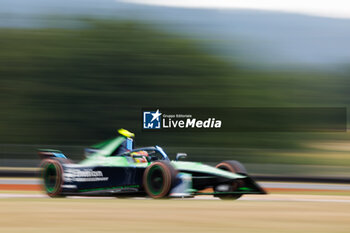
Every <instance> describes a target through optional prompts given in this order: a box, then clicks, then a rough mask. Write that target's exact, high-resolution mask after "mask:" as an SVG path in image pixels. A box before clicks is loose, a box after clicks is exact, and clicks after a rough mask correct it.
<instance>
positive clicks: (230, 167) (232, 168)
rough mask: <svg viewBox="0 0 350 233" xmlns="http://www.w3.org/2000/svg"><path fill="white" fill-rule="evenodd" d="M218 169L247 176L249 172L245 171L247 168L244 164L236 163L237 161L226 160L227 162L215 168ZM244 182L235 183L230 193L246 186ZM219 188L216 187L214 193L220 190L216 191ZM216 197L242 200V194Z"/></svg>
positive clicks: (218, 195)
mask: <svg viewBox="0 0 350 233" xmlns="http://www.w3.org/2000/svg"><path fill="white" fill-rule="evenodd" d="M215 167H216V168H219V169H222V170H225V171H229V172H232V173H239V174H242V175H246V174H247V170H246V169H245V167H244V166H243V164H241V163H240V162H238V161H236V160H226V161H222V162H221V163H219V164H217V165H216V166H215ZM242 182H243V181H240V180H237V181H234V182H233V183H232V184H231V185H230V190H229V191H230V192H235V191H237V190H238V189H239V188H240V187H241V186H243V185H244V183H242ZM216 188H217V187H214V191H215V192H217V191H218V190H217V189H216ZM214 196H215V197H219V198H220V199H222V200H237V199H238V198H240V197H241V196H242V194H217V195H214Z"/></svg>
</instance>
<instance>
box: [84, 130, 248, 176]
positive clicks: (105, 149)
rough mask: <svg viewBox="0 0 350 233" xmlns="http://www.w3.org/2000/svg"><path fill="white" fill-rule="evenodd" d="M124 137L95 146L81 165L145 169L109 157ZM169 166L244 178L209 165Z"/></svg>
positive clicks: (177, 163)
mask: <svg viewBox="0 0 350 233" xmlns="http://www.w3.org/2000/svg"><path fill="white" fill-rule="evenodd" d="M125 140H126V137H124V136H119V137H116V138H114V139H111V140H107V141H104V142H102V143H99V144H96V145H95V147H100V148H99V151H97V152H96V153H94V154H92V155H90V156H89V157H88V158H86V159H85V160H83V161H81V162H80V164H81V165H85V166H109V167H147V166H149V165H150V163H135V161H134V160H133V159H132V158H131V157H128V156H111V155H112V153H113V152H114V151H115V150H116V148H118V147H119V146H120V145H121V144H122V143H123V142H124V141H125ZM171 164H172V165H173V166H174V168H175V169H177V170H179V171H181V172H188V173H191V172H202V173H207V174H208V175H213V176H222V177H225V178H228V179H241V178H245V177H246V176H244V175H240V174H236V173H231V172H229V171H224V170H221V169H218V168H215V167H212V166H209V165H205V164H202V163H198V162H184V161H171Z"/></svg>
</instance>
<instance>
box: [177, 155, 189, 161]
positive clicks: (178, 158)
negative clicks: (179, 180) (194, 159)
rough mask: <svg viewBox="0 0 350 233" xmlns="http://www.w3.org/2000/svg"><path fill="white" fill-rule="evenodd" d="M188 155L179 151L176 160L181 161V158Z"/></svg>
mask: <svg viewBox="0 0 350 233" xmlns="http://www.w3.org/2000/svg"><path fill="white" fill-rule="evenodd" d="M186 157H187V154H186V153H177V154H176V159H175V161H179V160H180V159H181V158H186Z"/></svg>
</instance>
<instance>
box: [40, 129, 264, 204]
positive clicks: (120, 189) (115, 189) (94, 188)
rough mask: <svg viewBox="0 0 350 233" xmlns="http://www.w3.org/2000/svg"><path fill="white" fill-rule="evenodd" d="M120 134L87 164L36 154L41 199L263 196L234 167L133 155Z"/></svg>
mask: <svg viewBox="0 0 350 233" xmlns="http://www.w3.org/2000/svg"><path fill="white" fill-rule="evenodd" d="M119 133H120V135H119V136H118V137H116V138H114V139H111V140H108V141H105V142H102V143H99V144H97V145H95V146H92V147H91V148H87V149H86V150H85V156H86V158H85V159H84V160H82V161H81V162H79V163H73V162H72V161H71V160H69V159H67V157H66V156H65V155H64V154H63V153H62V152H60V151H58V150H47V149H44V150H39V156H40V157H41V159H42V162H41V168H42V170H41V176H42V185H43V187H44V190H45V191H46V193H47V194H48V195H49V196H50V197H64V196H70V195H79V196H88V195H94V196H117V197H138V196H150V197H152V198H168V197H194V196H195V195H204V194H205V195H214V196H216V197H219V198H221V199H237V198H239V197H241V196H242V195H243V194H265V193H266V192H265V191H264V190H263V189H262V188H261V187H260V186H259V185H258V184H256V183H255V182H254V180H253V179H252V178H250V177H249V176H248V175H247V172H246V170H245V168H244V167H243V165H242V164H240V163H239V162H237V161H233V160H228V161H223V162H220V163H218V164H217V165H216V166H215V167H213V166H209V165H205V164H202V163H199V162H185V161H179V160H180V158H182V157H185V156H186V154H183V153H179V154H177V156H176V159H175V160H174V161H171V160H170V159H169V158H168V155H167V154H166V153H165V152H164V150H163V149H162V148H161V147H159V146H154V147H144V148H138V149H134V148H133V139H132V138H133V137H134V135H133V134H132V133H130V132H128V131H127V130H124V129H121V130H119ZM208 190H209V191H208Z"/></svg>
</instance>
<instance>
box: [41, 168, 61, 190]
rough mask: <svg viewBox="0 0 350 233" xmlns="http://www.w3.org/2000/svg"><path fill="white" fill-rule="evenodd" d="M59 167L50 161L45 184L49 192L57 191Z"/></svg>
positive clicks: (45, 173)
mask: <svg viewBox="0 0 350 233" xmlns="http://www.w3.org/2000/svg"><path fill="white" fill-rule="evenodd" d="M57 183H58V181H57V169H56V166H55V165H54V164H52V163H50V164H49V165H48V166H47V167H46V169H45V172H44V184H45V189H46V191H47V192H48V193H53V192H55V190H56V188H57Z"/></svg>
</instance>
